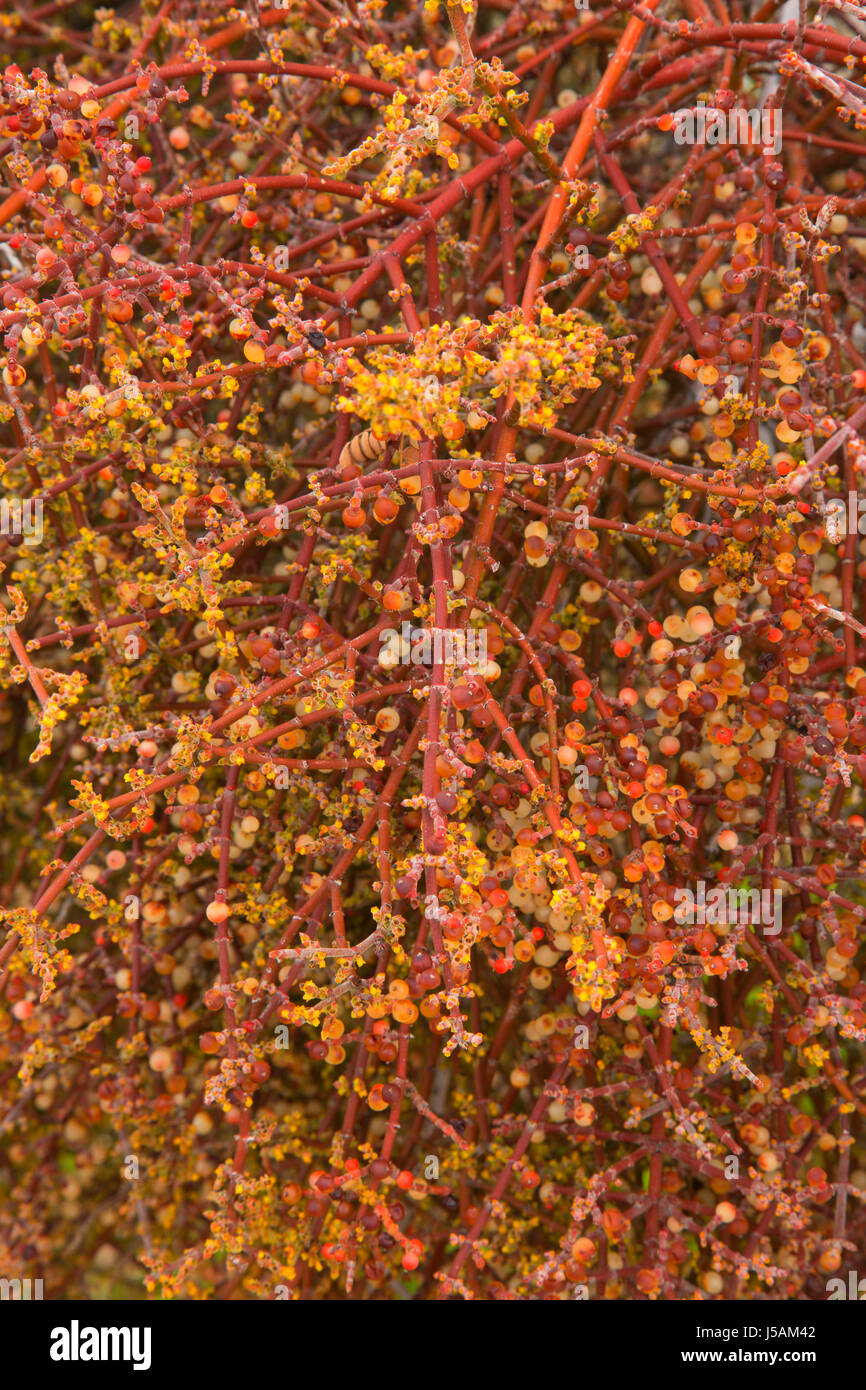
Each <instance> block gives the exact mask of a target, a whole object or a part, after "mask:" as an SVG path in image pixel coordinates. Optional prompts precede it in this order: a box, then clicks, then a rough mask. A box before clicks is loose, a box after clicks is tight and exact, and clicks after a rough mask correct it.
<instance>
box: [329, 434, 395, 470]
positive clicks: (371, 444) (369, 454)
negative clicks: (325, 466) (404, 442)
mask: <svg viewBox="0 0 866 1390" xmlns="http://www.w3.org/2000/svg"><path fill="white" fill-rule="evenodd" d="M386 442H387V441H386V440H384V439H377V438H376V436H375V434H374V433H373V431H372V430H362V431H361V433H360V434H356V435H355V436H354V438H353V439H350V440H348V441H347V442H346V443H345V444H344V445H343V448H342V450H341V451H340V458H339V462H338V464H337V466H338V468H339V469H340V471H341V472H342V471H343V470H344V469H346V468H348V467H349V466H350V465H354V466H355V467H356V468H360V467H361V465H362V464H365V463H372V462H373V461H374V459H377V458H378V457H379V455H380V454H381V453H382V452H383V451H384V448H385V444H386Z"/></svg>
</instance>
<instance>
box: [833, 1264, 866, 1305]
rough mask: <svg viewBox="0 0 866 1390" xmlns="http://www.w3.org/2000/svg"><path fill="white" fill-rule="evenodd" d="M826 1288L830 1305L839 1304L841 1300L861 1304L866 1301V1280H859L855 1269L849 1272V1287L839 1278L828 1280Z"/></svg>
mask: <svg viewBox="0 0 866 1390" xmlns="http://www.w3.org/2000/svg"><path fill="white" fill-rule="evenodd" d="M826 1288H827V1301H828V1303H833V1302H838V1300H839V1299H845V1300H846V1301H847V1300H850V1301H851V1302H854V1303H860V1302H862V1301H863V1300H864V1299H866V1279H858V1277H857V1271H856V1270H854V1269H850V1270H849V1271H848V1283H847V1285H846V1283H845V1280H844V1279H841V1278H839V1277H838V1276H837V1277H836V1278H835V1279H828V1280H827V1285H826ZM831 1289H832V1293H831Z"/></svg>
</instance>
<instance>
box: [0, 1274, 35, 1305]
mask: <svg viewBox="0 0 866 1390" xmlns="http://www.w3.org/2000/svg"><path fill="white" fill-rule="evenodd" d="M41 1298H42V1280H41V1279H0V1301H3V1302H5V1301H6V1300H7V1299H12V1300H13V1302H19V1301H21V1300H28V1299H29V1300H33V1299H41Z"/></svg>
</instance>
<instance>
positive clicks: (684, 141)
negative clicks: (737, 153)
mask: <svg viewBox="0 0 866 1390" xmlns="http://www.w3.org/2000/svg"><path fill="white" fill-rule="evenodd" d="M673 116H674V140H675V141H676V143H677V144H678V145H701V144H703V145H718V144H720V143H725V144H728V145H748V144H754V145H764V146H765V147H766V146H769V145H772V147H773V153H774V154H778V153H779V152H780V150H781V148H782V113H781V111H779V110H778V108H777V107H775V106H765V107H763V108H762V107H754V108H753V109H751V110H746V108H745V107H742V106H735V107H734V108H733V110H731V111H720V110H719V109H718V108H717V107H715V106H686V107H681V108H680V110H679V111H675V112H674V113H673Z"/></svg>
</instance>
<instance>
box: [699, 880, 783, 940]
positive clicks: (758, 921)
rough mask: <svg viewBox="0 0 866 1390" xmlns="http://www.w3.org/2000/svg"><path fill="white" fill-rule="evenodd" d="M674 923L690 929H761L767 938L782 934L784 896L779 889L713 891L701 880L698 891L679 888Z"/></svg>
mask: <svg viewBox="0 0 866 1390" xmlns="http://www.w3.org/2000/svg"><path fill="white" fill-rule="evenodd" d="M674 900H675V902H676V907H675V908H674V919H675V921H677V922H679V923H680V924H684V923H688V925H690V926H694V925H698V926H709V927H713V926H731V927H734V926H744V925H752V926H757V925H760V926H762V927H763V929H764V930H763V933H762V935H764V936H778V935H779V932H780V931H781V930H782V893H781V890H780V889H778V888H761V889H758V888H751V889H750V888H710V890H709V891H707V885H706V884H705V883H704V881H703V879H698V882H697V885H696V887H695V891H694V892H693V891H692V889H691V888H675V889H674Z"/></svg>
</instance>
